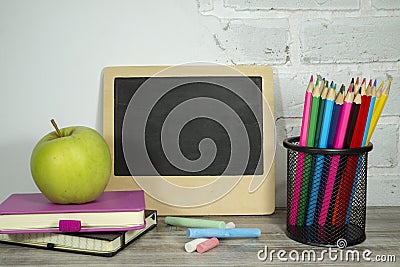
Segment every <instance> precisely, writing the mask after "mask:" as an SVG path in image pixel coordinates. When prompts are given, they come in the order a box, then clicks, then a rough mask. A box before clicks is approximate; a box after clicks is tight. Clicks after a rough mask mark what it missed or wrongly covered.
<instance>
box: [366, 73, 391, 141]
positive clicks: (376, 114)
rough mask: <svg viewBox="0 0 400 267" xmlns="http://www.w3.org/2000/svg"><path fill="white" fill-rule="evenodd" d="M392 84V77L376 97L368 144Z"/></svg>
mask: <svg viewBox="0 0 400 267" xmlns="http://www.w3.org/2000/svg"><path fill="white" fill-rule="evenodd" d="M391 84H392V77H390V78H389V83H388V85H386V88H385V90H383V91H382V95H381V97H380V98H379V99H378V97H377V99H376V102H375V107H374V113H372V119H371V125H370V127H369V131H368V138H367V142H366V144H368V143H369V141H370V140H371V136H372V134H373V133H374V131H375V127H376V124H377V123H378V120H379V117H380V116H381V113H382V110H383V108H384V107H385V104H386V100H387V98H388V96H389V91H390V85H391ZM378 100H379V101H378Z"/></svg>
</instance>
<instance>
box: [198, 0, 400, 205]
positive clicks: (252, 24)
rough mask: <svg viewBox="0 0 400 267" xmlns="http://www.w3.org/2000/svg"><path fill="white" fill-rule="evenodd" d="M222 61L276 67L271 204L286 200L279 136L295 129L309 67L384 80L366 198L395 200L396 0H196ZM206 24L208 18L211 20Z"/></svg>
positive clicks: (399, 74)
mask: <svg viewBox="0 0 400 267" xmlns="http://www.w3.org/2000/svg"><path fill="white" fill-rule="evenodd" d="M198 4H199V11H200V13H201V14H202V15H203V16H204V21H205V22H206V23H207V22H209V21H211V20H213V19H217V20H218V21H219V22H220V24H219V25H218V24H215V23H214V24H212V23H211V24H208V25H209V26H208V29H209V31H210V34H213V35H214V39H215V40H216V45H217V46H218V47H219V48H220V49H221V50H222V51H221V53H223V55H224V57H223V59H217V60H216V61H218V62H221V63H226V64H263V65H264V64H265V65H270V66H272V67H273V69H274V79H275V81H274V86H275V120H276V127H277V130H276V132H277V153H276V168H277V169H276V180H277V181H276V184H277V186H276V190H277V192H278V193H277V205H278V206H285V205H286V199H285V198H286V195H284V194H282V192H286V151H285V149H284V148H283V146H282V140H283V139H284V138H286V137H289V136H295V135H298V134H299V132H300V123H301V115H302V108H303V106H302V105H303V100H304V90H305V86H306V84H307V82H308V79H309V76H310V74H315V73H320V74H321V75H322V76H324V77H326V78H327V79H329V80H334V81H335V82H337V83H345V84H346V85H347V84H348V83H349V82H350V78H351V77H356V76H360V77H366V78H370V77H371V78H376V79H378V81H381V80H385V81H386V80H387V77H388V75H390V76H393V78H394V82H393V85H392V91H391V96H390V98H389V100H388V102H387V104H386V107H385V109H384V111H383V114H382V116H383V117H382V118H381V120H380V122H379V124H378V127H377V129H376V132H375V134H374V137H373V139H372V142H373V143H374V149H373V151H372V152H371V153H370V158H369V170H368V172H369V173H368V175H369V184H368V205H399V204H400V194H399V188H400V167H399V155H400V150H399V143H400V139H399V138H400V137H399V136H400V134H399V122H400V108H399V103H400V91H399V90H400V64H399V60H400V45H399V44H400V1H397V0H392V1H387V0H351V1H350V0H331V1H323V0H309V1H308V0H307V1H278V0H224V1H222V0H214V1H211V0H207V1H206V0H204V1H203V0H198ZM210 25H211V26H210Z"/></svg>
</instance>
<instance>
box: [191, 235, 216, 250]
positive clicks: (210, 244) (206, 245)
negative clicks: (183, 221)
mask: <svg viewBox="0 0 400 267" xmlns="http://www.w3.org/2000/svg"><path fill="white" fill-rule="evenodd" d="M218 245H219V241H218V239H217V238H215V237H213V238H210V239H208V240H207V241H204V242H202V243H200V244H198V245H197V247H196V250H197V252H199V253H204V252H206V251H209V250H210V249H213V248H215V247H218Z"/></svg>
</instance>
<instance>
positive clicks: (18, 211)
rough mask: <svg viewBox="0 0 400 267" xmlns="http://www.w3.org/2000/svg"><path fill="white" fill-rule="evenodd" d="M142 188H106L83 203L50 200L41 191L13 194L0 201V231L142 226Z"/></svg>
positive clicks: (136, 227) (69, 230) (68, 230)
mask: <svg viewBox="0 0 400 267" xmlns="http://www.w3.org/2000/svg"><path fill="white" fill-rule="evenodd" d="M144 210H145V200H144V193H143V191H142V190H135V191H108V192H104V193H103V194H102V195H101V196H100V197H99V198H98V199H97V200H95V201H93V202H90V203H85V204H70V205H63V204H54V203H52V202H50V201H49V200H47V198H45V197H44V195H43V194H40V193H33V194H13V195H11V196H9V197H8V198H7V199H6V200H5V201H4V202H3V203H1V204H0V233H1V234H15V233H32V232H40V233H43V232H54V233H60V232H101V231H128V230H136V229H142V228H144V227H145V217H144Z"/></svg>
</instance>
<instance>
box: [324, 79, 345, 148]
mask: <svg viewBox="0 0 400 267" xmlns="http://www.w3.org/2000/svg"><path fill="white" fill-rule="evenodd" d="M344 90H345V87H344V85H342V87H341V88H340V91H339V93H338V94H337V96H336V100H335V106H334V108H333V114H332V122H331V127H330V130H329V137H328V148H333V147H334V146H335V138H336V132H337V131H336V129H337V126H338V124H339V119H340V113H341V112H342V106H343V100H344Z"/></svg>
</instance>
